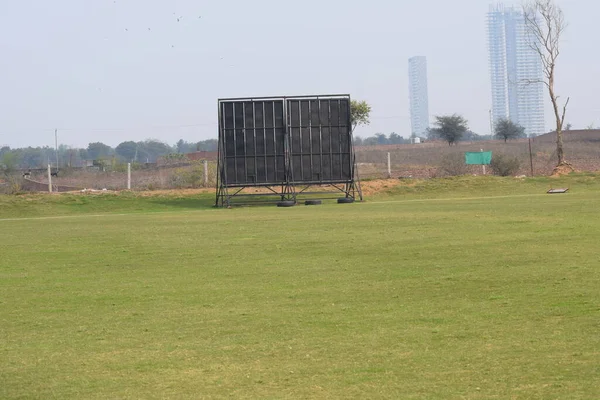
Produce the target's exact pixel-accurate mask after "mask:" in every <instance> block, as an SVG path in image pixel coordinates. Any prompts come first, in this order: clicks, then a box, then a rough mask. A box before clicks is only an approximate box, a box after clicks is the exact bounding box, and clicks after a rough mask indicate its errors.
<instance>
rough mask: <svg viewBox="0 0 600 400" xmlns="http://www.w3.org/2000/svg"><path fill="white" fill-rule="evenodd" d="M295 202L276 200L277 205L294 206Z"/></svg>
mask: <svg viewBox="0 0 600 400" xmlns="http://www.w3.org/2000/svg"><path fill="white" fill-rule="evenodd" d="M295 205H296V202H295V201H293V200H286V201H279V202H277V207H294V206H295Z"/></svg>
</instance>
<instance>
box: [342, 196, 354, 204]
mask: <svg viewBox="0 0 600 400" xmlns="http://www.w3.org/2000/svg"><path fill="white" fill-rule="evenodd" d="M350 203H354V199H353V198H352V197H342V198H339V199H338V204H350Z"/></svg>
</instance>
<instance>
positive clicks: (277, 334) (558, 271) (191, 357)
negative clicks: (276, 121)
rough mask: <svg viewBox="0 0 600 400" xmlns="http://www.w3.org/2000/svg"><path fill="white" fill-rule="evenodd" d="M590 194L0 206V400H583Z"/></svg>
mask: <svg viewBox="0 0 600 400" xmlns="http://www.w3.org/2000/svg"><path fill="white" fill-rule="evenodd" d="M551 182H552V184H551ZM550 186H554V187H559V186H564V187H570V188H571V190H570V192H569V193H568V194H565V195H543V193H544V191H545V190H546V189H548V188H549V187H550ZM599 191H600V180H599V179H598V178H597V177H596V176H593V175H577V176H572V177H567V178H561V180H559V181H553V180H548V179H535V180H526V181H525V182H521V181H516V180H514V179H512V180H509V179H490V178H480V179H476V178H460V179H454V180H435V181H427V182H420V183H418V184H417V185H416V186H414V187H401V188H394V189H390V191H389V192H388V193H386V194H383V195H380V196H378V197H376V198H371V199H369V201H368V202H366V203H363V204H354V205H337V204H326V205H323V206H320V207H296V208H293V209H278V208H275V207H256V208H238V209H233V210H214V209H210V205H211V201H212V196H208V195H206V197H202V196H200V197H199V198H198V199H196V198H192V199H190V198H185V197H176V196H171V197H169V196H163V197H162V198H143V197H140V196H135V195H127V196H112V197H109V196H102V197H85V199H86V202H82V203H77V202H78V201H81V199H79V198H77V197H76V196H51V197H49V196H21V197H7V198H0V204H1V205H2V207H1V209H2V210H3V211H1V213H2V218H14V219H11V220H6V219H5V220H2V221H0V228H1V229H0V250H1V253H0V254H1V256H2V258H1V259H0V398H3V399H4V398H6V399H15V398H24V399H25V398H26V399H32V398H33V399H35V398H39V399H49V398H57V399H82V398H85V399H105V398H132V399H133V398H143V399H152V398H156V399H165V398H172V399H185V398H189V399H195V398H261V399H263V398H270V399H271V398H272V399H279V398H294V399H296V398H343V399H347V398H359V399H371V398H393V399H490V398H492V399H532V398H534V399H567V398H568V399H597V398H600V389H598V388H600V335H599V334H598V333H599V332H600V270H599V268H598V266H599V265H600V253H599V252H598V236H599V234H600V210H599V208H598V198H599V196H598V193H599ZM9 204H10V206H7V205H9ZM9 207H10V208H9ZM198 208H200V210H196V211H194V209H198ZM7 209H9V211H7ZM164 211H167V212H164ZM86 214H87V215H86ZM99 214H105V215H104V216H98V215H99ZM51 215H65V217H64V218H53V219H37V218H30V219H19V218H18V217H36V216H51Z"/></svg>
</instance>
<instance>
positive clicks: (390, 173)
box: [388, 152, 392, 179]
mask: <svg viewBox="0 0 600 400" xmlns="http://www.w3.org/2000/svg"><path fill="white" fill-rule="evenodd" d="M391 178H392V156H391V155H390V153H389V152H388V179H391Z"/></svg>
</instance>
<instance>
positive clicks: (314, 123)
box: [216, 95, 362, 206]
mask: <svg viewBox="0 0 600 400" xmlns="http://www.w3.org/2000/svg"><path fill="white" fill-rule="evenodd" d="M350 104H351V99H350V96H349V95H318V96H279V97H277V96H275V97H254V98H230V99H219V101H218V115H219V157H218V167H217V175H218V176H217V198H216V205H217V206H230V205H231V204H232V201H233V200H234V199H235V200H238V199H239V198H250V197H254V198H260V199H259V200H262V199H264V198H265V197H266V196H267V195H271V196H277V197H279V198H281V200H293V201H296V200H297V197H298V196H299V195H311V196H313V198H314V196H317V195H325V194H328V193H337V194H338V195H339V193H340V192H342V193H344V195H345V197H351V198H357V197H358V198H360V200H362V192H361V190H360V181H359V179H358V173H357V169H356V161H355V156H354V146H353V139H352V126H351V118H350ZM322 185H328V186H330V187H331V188H333V190H334V192H326V191H323V190H320V191H318V192H309V189H310V188H311V187H313V186H322ZM252 187H263V188H265V189H266V190H265V191H264V193H245V192H244V189H246V188H252ZM252 202H256V199H254V201H252Z"/></svg>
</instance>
